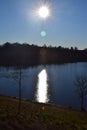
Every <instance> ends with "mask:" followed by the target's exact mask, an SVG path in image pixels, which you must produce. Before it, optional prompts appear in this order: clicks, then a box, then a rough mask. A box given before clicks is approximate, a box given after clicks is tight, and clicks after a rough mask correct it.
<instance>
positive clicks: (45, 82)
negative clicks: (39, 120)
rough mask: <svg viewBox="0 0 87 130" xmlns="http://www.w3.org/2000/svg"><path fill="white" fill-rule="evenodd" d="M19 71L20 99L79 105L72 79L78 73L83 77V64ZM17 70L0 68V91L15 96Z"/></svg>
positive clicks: (85, 69) (86, 68) (86, 73)
mask: <svg viewBox="0 0 87 130" xmlns="http://www.w3.org/2000/svg"><path fill="white" fill-rule="evenodd" d="M21 71H22V74H21V79H22V80H21V82H22V86H21V87H22V89H21V93H22V98H26V99H29V100H34V101H37V102H43V103H53V104H58V105H64V106H71V107H74V108H79V107H80V98H79V96H78V93H77V92H76V87H75V85H74V81H75V78H76V76H78V75H83V76H87V63H70V64H64V65H47V66H38V67H29V68H26V69H21ZM19 72H20V70H19V69H16V68H5V67H0V94H6V95H10V96H16V97H18V92H19V87H18V84H19V76H20V75H19ZM86 104H87V99H85V105H86Z"/></svg>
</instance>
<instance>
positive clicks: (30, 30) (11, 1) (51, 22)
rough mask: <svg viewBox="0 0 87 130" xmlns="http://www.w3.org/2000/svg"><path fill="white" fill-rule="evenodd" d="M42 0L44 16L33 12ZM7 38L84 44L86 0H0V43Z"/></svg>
mask: <svg viewBox="0 0 87 130" xmlns="http://www.w3.org/2000/svg"><path fill="white" fill-rule="evenodd" d="M44 1H46V4H47V6H49V8H50V12H51V13H50V17H48V18H47V19H46V20H43V19H41V18H39V17H38V16H37V15H36V10H38V8H39V7H40V5H41V4H42V3H44ZM41 31H45V32H46V34H47V35H46V36H45V37H44V38H43V37H41V35H40V33H41ZM7 41H8V42H20V43H23V42H27V43H29V44H37V45H43V44H46V45H47V46H49V45H52V46H63V47H71V46H77V47H78V48H79V49H84V48H87V0H0V44H2V43H5V42H7Z"/></svg>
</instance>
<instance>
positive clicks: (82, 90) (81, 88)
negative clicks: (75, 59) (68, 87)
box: [75, 76, 87, 110]
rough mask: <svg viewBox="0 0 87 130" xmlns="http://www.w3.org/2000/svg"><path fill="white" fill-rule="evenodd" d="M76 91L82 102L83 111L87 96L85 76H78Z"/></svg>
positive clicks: (86, 79)
mask: <svg viewBox="0 0 87 130" xmlns="http://www.w3.org/2000/svg"><path fill="white" fill-rule="evenodd" d="M75 86H76V90H77V92H78V94H79V96H80V100H81V110H84V99H85V96H87V78H86V77H85V76H77V77H76V80H75Z"/></svg>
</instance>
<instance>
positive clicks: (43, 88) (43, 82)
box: [36, 69, 49, 103]
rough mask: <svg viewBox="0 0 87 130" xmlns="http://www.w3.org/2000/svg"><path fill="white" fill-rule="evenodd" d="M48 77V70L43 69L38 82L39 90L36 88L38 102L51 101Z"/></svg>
mask: <svg viewBox="0 0 87 130" xmlns="http://www.w3.org/2000/svg"><path fill="white" fill-rule="evenodd" d="M47 79H48V75H47V71H46V70H45V69H43V70H42V71H41V72H40V73H39V74H38V83H37V90H36V101H37V102H41V103H47V102H48V101H49V96H48V83H47Z"/></svg>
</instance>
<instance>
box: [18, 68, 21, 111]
mask: <svg viewBox="0 0 87 130" xmlns="http://www.w3.org/2000/svg"><path fill="white" fill-rule="evenodd" d="M20 113H21V68H20V71H19V104H18V114H20Z"/></svg>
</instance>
